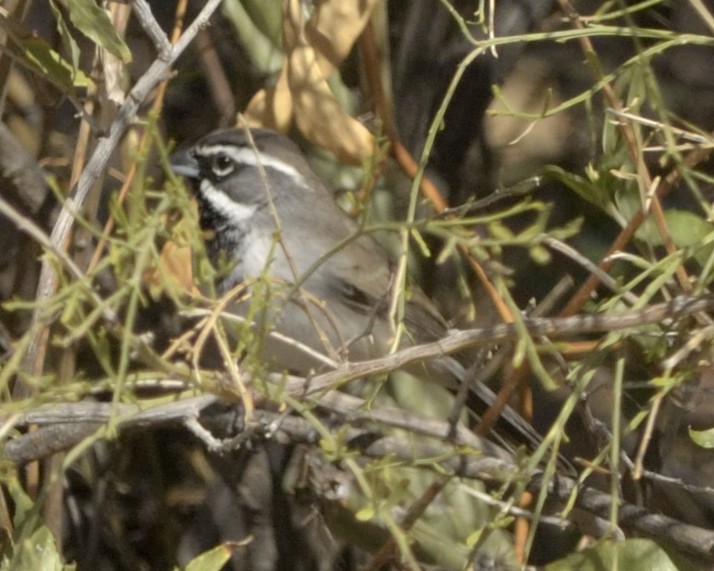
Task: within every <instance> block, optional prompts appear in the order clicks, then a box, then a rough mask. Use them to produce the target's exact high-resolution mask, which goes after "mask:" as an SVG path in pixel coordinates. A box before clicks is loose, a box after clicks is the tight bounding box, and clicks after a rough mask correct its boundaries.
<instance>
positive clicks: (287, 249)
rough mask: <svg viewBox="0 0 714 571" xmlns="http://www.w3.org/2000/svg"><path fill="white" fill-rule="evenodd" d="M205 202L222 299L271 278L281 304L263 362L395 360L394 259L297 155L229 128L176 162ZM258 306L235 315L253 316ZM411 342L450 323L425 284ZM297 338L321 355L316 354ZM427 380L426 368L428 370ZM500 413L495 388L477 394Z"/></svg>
mask: <svg viewBox="0 0 714 571" xmlns="http://www.w3.org/2000/svg"><path fill="white" fill-rule="evenodd" d="M171 164H172V168H173V170H174V171H175V172H176V173H178V174H181V175H183V176H185V177H187V178H188V179H189V180H190V181H191V185H192V188H193V190H194V192H195V194H196V196H197V198H198V203H199V212H200V222H201V226H202V228H203V229H204V230H208V231H210V234H211V236H210V238H209V239H208V240H207V242H206V247H207V251H208V254H209V257H210V259H211V261H212V263H213V264H214V265H215V266H216V267H218V268H223V269H222V271H221V272H219V278H218V280H217V283H216V288H217V290H218V292H219V293H221V294H223V293H226V292H228V291H229V290H231V288H233V287H234V286H236V285H238V284H241V283H244V282H245V283H251V282H252V281H253V280H258V279H261V278H263V279H267V280H268V281H269V282H270V284H271V287H270V288H269V289H270V296H271V297H270V299H269V300H268V301H267V303H264V306H265V307H266V308H267V309H264V310H263V311H261V313H260V317H259V318H257V317H256V315H252V318H253V320H254V321H256V322H257V323H262V324H265V323H267V324H269V327H271V328H273V329H274V330H275V331H277V332H279V333H280V334H282V336H283V337H282V338H281V339H275V338H273V337H271V336H267V337H266V338H265V339H266V341H265V345H264V349H263V354H264V355H265V356H266V357H267V358H269V359H270V360H272V361H273V362H274V363H275V364H276V365H277V366H278V367H280V368H283V369H289V370H292V371H294V372H296V373H302V374H307V373H308V372H309V371H311V370H314V369H316V368H319V367H320V366H321V363H320V360H319V359H317V358H316V357H315V352H318V353H321V354H324V355H326V356H328V357H329V358H330V359H332V360H334V361H339V360H340V359H349V360H351V361H361V360H366V359H372V358H377V357H381V356H384V355H386V354H387V352H388V351H389V349H390V347H391V346H392V344H393V340H394V327H393V324H392V322H391V320H390V319H389V315H388V313H389V304H390V300H391V296H392V295H393V277H394V276H393V266H392V264H391V263H390V261H389V259H388V257H387V255H386V253H385V251H384V250H383V249H382V247H381V246H380V245H379V244H378V243H377V242H376V240H374V238H373V237H372V236H370V235H367V234H361V233H360V231H359V227H358V225H357V224H356V223H355V221H354V220H352V219H351V218H350V217H349V216H348V215H347V214H346V213H345V212H344V211H343V210H342V209H341V208H339V206H338V205H337V204H336V203H335V201H334V199H333V197H332V195H331V194H330V192H329V191H328V190H327V188H326V187H325V185H324V184H323V183H322V181H321V180H320V179H319V178H318V177H317V175H316V174H315V173H314V172H313V171H312V170H311V168H310V167H309V165H308V163H307V161H306V160H305V158H304V157H303V155H302V153H301V152H300V150H299V149H298V147H297V146H296V145H295V144H294V143H292V142H291V141H290V140H289V139H287V138H286V137H284V136H282V135H280V134H278V133H276V132H273V131H270V130H266V129H252V130H251V131H247V130H246V129H225V130H219V131H215V132H213V133H210V134H208V135H207V136H205V137H203V138H202V139H200V140H199V141H198V142H197V143H196V144H195V145H194V146H193V147H191V148H190V149H188V150H187V151H184V152H181V153H177V154H176V155H174V156H173V157H172V159H171ZM249 307H250V303H249V302H242V303H239V304H238V305H237V306H235V307H233V308H232V310H233V311H236V312H238V313H241V314H243V315H248V314H249V311H250V310H249ZM404 324H405V326H406V330H407V332H408V334H407V335H405V336H403V337H404V339H402V345H404V344H405V343H423V342H427V341H434V340H437V339H440V338H442V337H443V336H444V335H445V334H446V331H447V326H446V322H445V321H444V319H443V318H442V317H441V315H440V314H439V313H438V311H437V310H436V309H435V308H434V306H433V305H432V304H431V302H430V301H429V299H428V298H427V297H426V295H425V294H424V293H423V292H422V291H421V290H419V289H418V288H416V287H414V288H413V289H412V290H411V292H410V295H409V298H408V301H407V303H406V308H405V315H404ZM285 338H289V339H293V340H296V341H298V342H299V344H300V345H302V346H306V347H308V348H309V349H311V350H312V351H311V352H309V353H308V352H306V351H305V350H303V349H301V348H300V347H299V346H296V344H294V343H291V342H288V341H285ZM425 370H426V372H427V373H426V374H428V375H429V376H433V377H436V380H437V381H438V382H440V383H442V384H446V385H447V386H450V387H451V388H454V387H456V386H458V383H459V382H461V381H462V380H463V378H464V374H465V373H464V369H463V367H462V366H461V364H460V363H458V362H457V361H456V360H455V359H453V358H451V357H442V358H439V359H436V360H435V361H433V362H431V363H428V364H426V367H425ZM422 372H423V371H422ZM471 389H472V390H473V392H474V393H475V394H476V395H477V397H479V398H480V399H481V400H483V401H486V405H489V404H490V403H491V402H492V401H493V399H494V395H493V393H492V392H491V391H490V389H488V388H487V387H485V386H483V385H480V384H479V385H478V386H476V387H471ZM504 416H505V417H506V419H507V421H508V423H509V424H511V425H513V426H515V427H516V429H517V431H518V432H519V433H523V434H524V435H525V437H526V438H527V440H529V441H531V442H532V441H534V440H536V439H537V438H538V437H537V435H536V434H535V432H534V431H533V429H532V427H531V426H530V425H529V424H527V423H526V422H525V421H524V420H523V419H522V418H521V417H520V415H518V414H517V413H516V412H515V411H513V410H512V409H510V408H507V409H506V410H505V411H504Z"/></svg>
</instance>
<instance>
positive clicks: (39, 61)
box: [0, 19, 92, 97]
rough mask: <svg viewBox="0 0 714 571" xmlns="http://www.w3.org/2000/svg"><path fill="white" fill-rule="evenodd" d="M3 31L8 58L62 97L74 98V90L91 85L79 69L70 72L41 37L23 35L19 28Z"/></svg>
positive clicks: (62, 59) (66, 64) (70, 66)
mask: <svg viewBox="0 0 714 571" xmlns="http://www.w3.org/2000/svg"><path fill="white" fill-rule="evenodd" d="M1 22H3V20H2V19H0V23H1ZM3 28H4V29H5V31H6V32H7V33H8V36H9V40H10V41H9V42H8V44H7V47H8V50H9V51H10V53H11V54H12V56H13V57H14V58H15V59H16V60H17V61H19V62H20V63H21V64H22V65H24V66H25V67H27V68H28V69H30V70H32V71H34V72H36V73H38V74H39V75H40V76H42V77H43V78H44V79H46V80H47V81H49V82H51V83H52V84H54V85H55V86H57V87H58V88H59V89H60V90H61V91H62V92H63V93H64V94H65V95H67V96H69V97H74V88H75V87H89V85H91V83H92V82H91V80H90V79H89V78H88V77H87V76H86V75H84V73H82V71H81V70H77V69H74V68H73V67H72V65H71V64H70V63H68V62H67V61H66V60H65V59H64V58H63V57H62V56H61V55H60V54H58V53H57V52H56V51H54V50H53V49H52V48H51V47H50V46H49V44H48V43H47V42H46V41H45V40H43V39H42V38H39V37H37V36H34V35H31V34H29V33H25V30H23V29H17V28H16V29H11V28H10V27H9V26H8V27H6V26H3Z"/></svg>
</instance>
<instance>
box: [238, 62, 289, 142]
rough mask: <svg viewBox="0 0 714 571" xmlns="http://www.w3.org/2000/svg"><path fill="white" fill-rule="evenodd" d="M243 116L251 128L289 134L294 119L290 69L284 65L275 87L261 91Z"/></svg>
mask: <svg viewBox="0 0 714 571" xmlns="http://www.w3.org/2000/svg"><path fill="white" fill-rule="evenodd" d="M243 116H244V117H245V119H246V121H248V124H249V125H250V126H251V127H269V128H271V129H274V130H276V131H279V132H281V133H287V132H288V129H289V128H290V124H291V123H292V119H293V97H292V94H291V93H290V86H289V85H288V68H287V66H286V65H283V68H282V69H281V70H280V75H279V76H278V80H277V81H276V82H275V84H274V85H271V86H270V87H266V88H264V89H261V90H260V91H258V93H256V94H255V95H254V96H253V98H252V99H251V100H250V103H248V107H246V110H245V111H244V112H243Z"/></svg>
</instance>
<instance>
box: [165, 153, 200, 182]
mask: <svg viewBox="0 0 714 571" xmlns="http://www.w3.org/2000/svg"><path fill="white" fill-rule="evenodd" d="M169 162H170V163H171V170H172V171H174V172H175V173H176V174H180V175H181V176H185V177H186V178H198V176H199V174H200V170H199V168H198V161H197V160H196V159H195V157H194V156H193V155H192V154H191V152H190V151H189V150H185V151H177V152H175V153H174V154H172V155H171V156H170V157H169Z"/></svg>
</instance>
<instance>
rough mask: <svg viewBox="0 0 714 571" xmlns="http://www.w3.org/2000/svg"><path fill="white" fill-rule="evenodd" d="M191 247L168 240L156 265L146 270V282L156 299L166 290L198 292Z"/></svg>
mask: <svg viewBox="0 0 714 571" xmlns="http://www.w3.org/2000/svg"><path fill="white" fill-rule="evenodd" d="M191 260H192V252H191V247H190V246H187V245H179V244H176V243H175V242H166V244H164V247H163V248H162V249H161V254H159V262H158V264H157V265H156V267H154V268H151V269H148V270H147V271H146V272H144V283H145V284H146V285H147V286H148V287H149V292H150V294H151V296H152V297H153V298H154V299H156V298H158V297H159V296H160V295H161V294H162V293H163V292H165V291H166V290H173V291H174V292H175V293H197V292H198V290H197V289H196V286H195V285H194V282H193V264H192V261H191Z"/></svg>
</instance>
